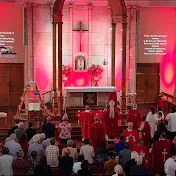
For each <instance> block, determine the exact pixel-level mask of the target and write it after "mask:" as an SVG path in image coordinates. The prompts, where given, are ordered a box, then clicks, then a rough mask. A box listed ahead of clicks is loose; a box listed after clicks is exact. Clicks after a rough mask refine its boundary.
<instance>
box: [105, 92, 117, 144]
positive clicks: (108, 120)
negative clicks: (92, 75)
mask: <svg viewBox="0 0 176 176" xmlns="http://www.w3.org/2000/svg"><path fill="white" fill-rule="evenodd" d="M116 102H117V95H116V92H111V93H110V95H109V106H108V107H107V108H106V109H105V110H104V112H103V122H104V126H105V137H106V140H107V141H115V140H116V139H117V137H118V118H119V116H120V114H119V111H118V109H117V103H116Z"/></svg>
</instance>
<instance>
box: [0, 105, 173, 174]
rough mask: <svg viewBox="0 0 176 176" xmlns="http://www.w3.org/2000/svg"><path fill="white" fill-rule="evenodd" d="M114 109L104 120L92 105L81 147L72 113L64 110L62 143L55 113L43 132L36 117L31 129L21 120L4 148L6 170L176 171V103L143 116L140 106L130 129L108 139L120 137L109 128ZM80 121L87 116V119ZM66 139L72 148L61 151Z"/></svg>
mask: <svg viewBox="0 0 176 176" xmlns="http://www.w3.org/2000/svg"><path fill="white" fill-rule="evenodd" d="M111 110H112V108H111V109H110V107H106V109H105V110H104V111H103V114H102V117H103V118H102V119H100V118H99V117H98V116H97V115H95V114H94V113H93V112H91V110H90V108H89V107H88V106H86V110H85V111H84V112H83V114H84V115H85V113H87V114H89V115H90V116H91V117H92V118H93V119H94V122H92V124H89V125H90V126H85V124H84V127H83V126H82V123H81V122H79V123H80V125H81V127H82V133H84V134H83V135H84V136H83V137H84V138H83V145H82V146H81V147H77V145H76V142H75V141H73V140H71V130H72V125H71V123H70V122H69V119H68V116H67V114H64V115H63V117H62V122H61V123H60V124H59V127H58V130H59V138H60V141H59V142H58V141H57V140H56V139H55V137H56V136H55V126H54V124H53V123H52V122H51V118H50V117H48V118H47V121H46V122H45V123H44V124H43V126H42V133H41V134H37V132H36V130H35V129H34V128H33V124H32V123H31V122H29V127H28V129H26V130H25V126H24V123H23V122H19V121H18V120H16V121H15V122H16V124H15V126H13V127H12V128H11V129H10V130H9V133H8V135H9V137H7V138H6V140H5V144H4V147H3V148H2V151H1V153H2V154H1V156H0V175H2V176H12V175H43V176H44V175H46V176H50V175H53V168H58V169H59V175H63V176H69V175H78V176H89V175H109V176H110V175H113V176H117V175H118V176H119V175H120V176H127V175H160V176H161V175H168V176H175V171H176V162H175V159H176V138H175V136H176V135H175V134H176V130H175V129H176V123H175V119H176V112H175V109H174V108H173V107H171V109H170V113H169V114H164V113H163V112H162V108H161V107H158V108H157V112H155V108H153V107H152V108H151V110H150V112H149V113H148V114H147V116H143V117H141V113H140V112H139V110H138V109H137V108H136V107H135V108H133V109H132V110H129V111H128V118H127V128H126V129H124V130H123V132H122V134H119V139H116V140H115V141H112V140H108V139H107V137H108V138H114V136H113V135H112V134H111V135H112V136H111V135H109V134H110V133H109V128H106V115H108V117H109V115H112V114H111V113H110V112H111ZM113 111H114V114H113V116H114V118H115V116H116V115H117V116H119V114H120V113H116V112H117V111H118V109H116V108H115V109H113ZM92 114H94V115H92ZM115 119H116V118H115ZM78 120H79V121H81V118H80V117H79V118H78ZM82 120H83V119H82ZM116 120H117V119H116ZM86 123H87V122H86ZM108 124H109V122H108ZM86 128H88V132H86V133H87V134H85V130H86ZM115 134H116V133H115ZM86 135H87V136H86ZM88 137H89V138H88ZM62 144H66V145H67V147H65V148H63V149H62V150H61V151H60V148H59V147H60V145H62ZM112 144H113V147H112ZM95 169H96V171H95Z"/></svg>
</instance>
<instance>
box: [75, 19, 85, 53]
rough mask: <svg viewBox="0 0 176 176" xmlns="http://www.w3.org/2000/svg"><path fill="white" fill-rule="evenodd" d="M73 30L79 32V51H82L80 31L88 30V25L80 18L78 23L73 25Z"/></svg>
mask: <svg viewBox="0 0 176 176" xmlns="http://www.w3.org/2000/svg"><path fill="white" fill-rule="evenodd" d="M73 31H77V32H80V52H82V48H81V45H82V33H83V32H85V31H88V25H86V24H83V23H82V20H80V22H79V24H76V25H73Z"/></svg>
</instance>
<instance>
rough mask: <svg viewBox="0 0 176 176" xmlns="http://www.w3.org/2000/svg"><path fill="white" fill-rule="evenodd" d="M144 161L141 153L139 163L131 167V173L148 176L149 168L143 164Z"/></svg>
mask: <svg viewBox="0 0 176 176" xmlns="http://www.w3.org/2000/svg"><path fill="white" fill-rule="evenodd" d="M142 163H143V157H142V156H140V155H139V156H138V158H137V165H136V166H133V167H132V168H131V173H130V175H134V176H136V175H139V176H147V175H148V170H147V168H146V167H145V166H144V165H142Z"/></svg>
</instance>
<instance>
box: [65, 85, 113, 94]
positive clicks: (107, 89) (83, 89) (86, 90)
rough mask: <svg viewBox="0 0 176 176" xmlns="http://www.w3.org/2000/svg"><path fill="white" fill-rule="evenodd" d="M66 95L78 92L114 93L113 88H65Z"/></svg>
mask: <svg viewBox="0 0 176 176" xmlns="http://www.w3.org/2000/svg"><path fill="white" fill-rule="evenodd" d="M65 91H66V93H69V92H70V93H72V92H75V93H78V92H116V88H115V87H113V86H104V87H103V86H87V87H65Z"/></svg>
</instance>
